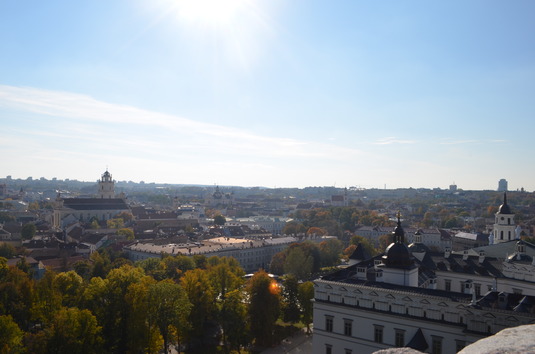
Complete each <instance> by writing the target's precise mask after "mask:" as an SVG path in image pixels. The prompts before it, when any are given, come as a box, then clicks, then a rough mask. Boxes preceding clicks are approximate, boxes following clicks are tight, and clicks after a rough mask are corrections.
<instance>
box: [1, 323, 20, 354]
mask: <svg viewBox="0 0 535 354" xmlns="http://www.w3.org/2000/svg"><path fill="white" fill-rule="evenodd" d="M23 337H24V332H23V331H22V330H21V329H20V328H19V326H18V325H17V323H16V322H15V321H13V318H12V317H11V316H0V353H20V352H22V348H23V345H22V339H23Z"/></svg>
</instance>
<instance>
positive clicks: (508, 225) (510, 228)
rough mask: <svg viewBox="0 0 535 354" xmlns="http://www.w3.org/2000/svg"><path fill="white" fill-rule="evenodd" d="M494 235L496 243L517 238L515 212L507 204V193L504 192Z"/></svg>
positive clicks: (497, 214) (495, 222)
mask: <svg viewBox="0 0 535 354" xmlns="http://www.w3.org/2000/svg"><path fill="white" fill-rule="evenodd" d="M493 236H494V243H501V242H507V241H511V240H514V239H515V238H516V233H515V214H513V212H512V211H511V208H510V207H509V205H508V204H507V193H503V204H502V205H500V208H499V209H498V212H497V213H496V218H495V221H494V230H493Z"/></svg>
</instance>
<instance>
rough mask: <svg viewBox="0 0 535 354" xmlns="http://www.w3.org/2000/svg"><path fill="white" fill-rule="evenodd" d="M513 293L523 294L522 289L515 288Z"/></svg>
mask: <svg viewBox="0 0 535 354" xmlns="http://www.w3.org/2000/svg"><path fill="white" fill-rule="evenodd" d="M513 294H518V295H522V289H517V288H513Z"/></svg>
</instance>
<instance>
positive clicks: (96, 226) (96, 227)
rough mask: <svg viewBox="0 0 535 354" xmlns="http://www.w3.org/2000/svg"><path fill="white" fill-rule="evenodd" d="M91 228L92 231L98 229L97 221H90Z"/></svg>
mask: <svg viewBox="0 0 535 354" xmlns="http://www.w3.org/2000/svg"><path fill="white" fill-rule="evenodd" d="M91 228H92V229H99V228H100V224H99V222H98V220H96V219H94V220H93V221H91Z"/></svg>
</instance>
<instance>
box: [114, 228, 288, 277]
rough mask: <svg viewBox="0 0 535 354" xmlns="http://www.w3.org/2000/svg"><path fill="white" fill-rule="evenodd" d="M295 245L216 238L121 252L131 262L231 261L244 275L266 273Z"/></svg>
mask: <svg viewBox="0 0 535 354" xmlns="http://www.w3.org/2000/svg"><path fill="white" fill-rule="evenodd" d="M295 242H298V240H297V239H296V238H294V237H281V238H269V239H265V240H247V239H238V238H232V237H217V238H213V239H208V240H204V241H202V242H197V243H184V244H155V243H148V242H136V243H134V244H132V245H130V246H127V247H124V248H123V250H124V251H125V252H127V254H128V258H129V259H130V260H132V261H134V262H135V261H139V260H143V259H147V258H160V257H161V256H162V255H184V256H194V255H204V256H206V257H212V256H218V257H234V258H236V260H237V261H238V262H239V263H240V265H241V266H242V267H243V269H244V270H245V272H247V273H252V272H256V271H257V270H259V269H268V268H269V264H270V263H271V258H272V257H273V255H275V254H276V253H279V252H281V251H283V250H284V249H286V248H287V247H288V246H289V245H291V244H292V243H295Z"/></svg>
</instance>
